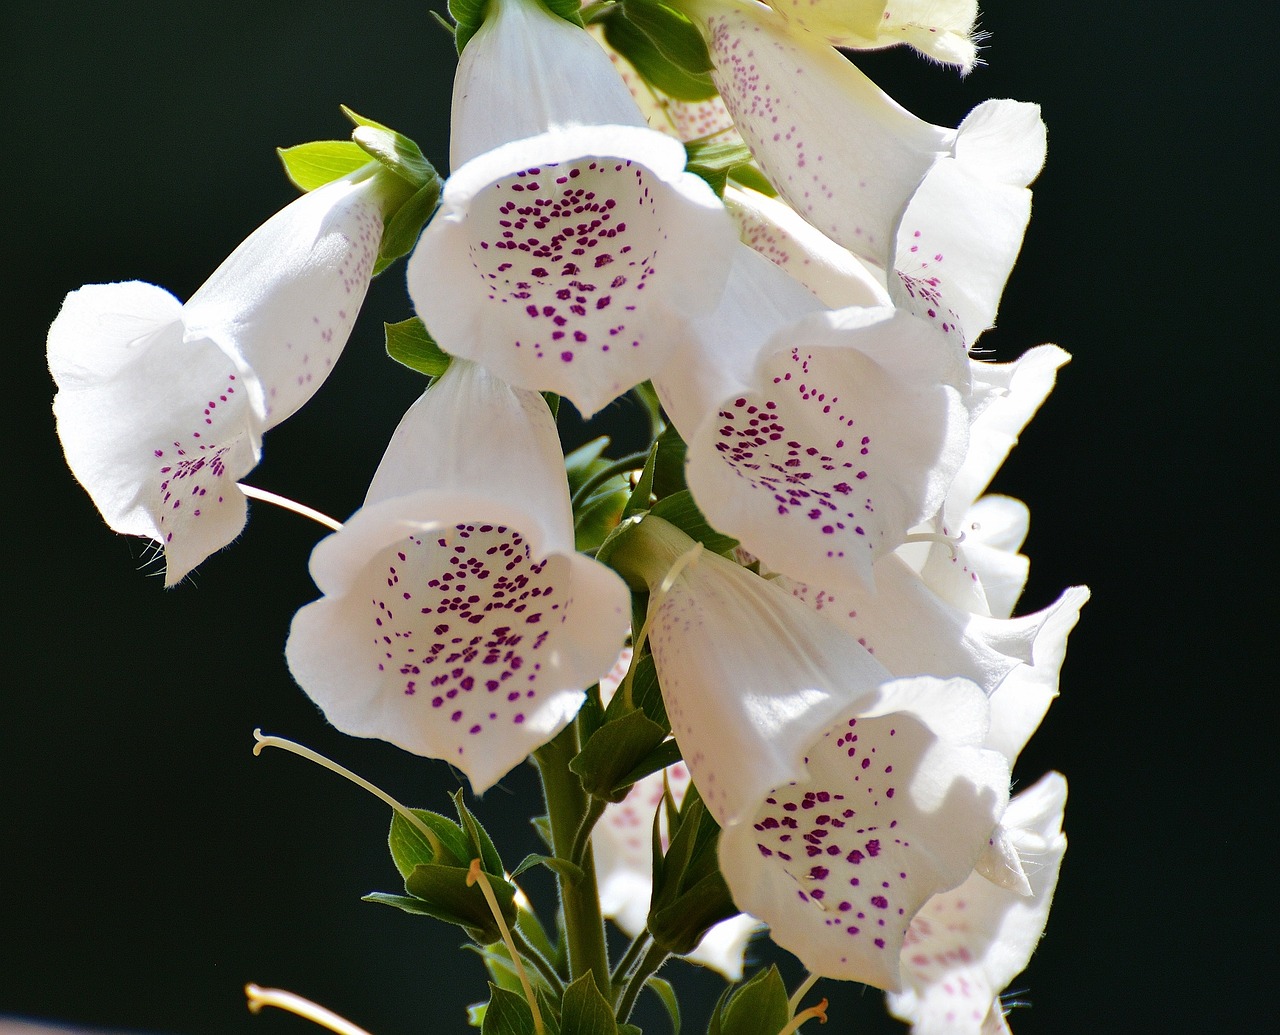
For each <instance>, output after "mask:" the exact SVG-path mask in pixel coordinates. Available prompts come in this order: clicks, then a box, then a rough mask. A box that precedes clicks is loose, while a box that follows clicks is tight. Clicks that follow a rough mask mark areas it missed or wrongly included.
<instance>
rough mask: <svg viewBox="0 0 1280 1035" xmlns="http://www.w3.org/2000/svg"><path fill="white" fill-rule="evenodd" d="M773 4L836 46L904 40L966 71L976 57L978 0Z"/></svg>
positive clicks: (772, 0) (776, 0)
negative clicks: (975, 26) (975, 27)
mask: <svg viewBox="0 0 1280 1035" xmlns="http://www.w3.org/2000/svg"><path fill="white" fill-rule="evenodd" d="M769 6H770V7H772V8H773V9H774V10H775V11H777V12H778V13H779V14H781V15H783V16H784V17H785V18H786V19H787V20H788V21H789V22H792V23H793V24H795V25H797V26H799V27H800V28H802V29H806V30H808V31H809V32H812V33H815V34H817V35H819V36H822V37H823V38H824V39H826V41H827V42H828V43H830V44H832V45H833V46H836V47H842V48H845V49H850V50H875V49H879V48H881V47H892V46H895V45H898V44H903V43H905V44H906V45H907V46H909V47H912V48H913V49H915V50H917V51H919V52H920V53H921V54H923V55H925V57H928V58H932V59H933V60H934V61H938V62H940V63H942V64H944V65H959V66H960V69H961V71H962V72H968V71H970V70H971V69H972V68H973V66H974V64H975V63H976V62H977V60H978V46H977V44H978V40H979V39H981V38H982V34H981V33H975V32H974V27H973V25H974V21H975V20H976V19H977V17H978V0H889V2H887V3H886V0H803V2H802V0H769Z"/></svg>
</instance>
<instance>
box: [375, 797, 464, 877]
mask: <svg viewBox="0 0 1280 1035" xmlns="http://www.w3.org/2000/svg"><path fill="white" fill-rule="evenodd" d="M409 811H410V812H412V813H413V814H414V815H415V816H417V817H418V818H419V819H420V820H422V822H423V823H424V824H425V825H426V827H427V829H428V830H430V831H431V832H432V833H433V834H434V835H435V836H436V838H437V839H438V842H439V843H438V845H433V844H431V843H430V842H429V841H428V839H427V838H426V836H425V835H424V834H423V833H422V831H421V830H419V829H418V828H417V827H416V826H414V825H413V824H412V823H410V822H409V821H408V820H407V819H405V818H404V817H403V816H402V815H400V813H398V812H393V813H392V814H391V833H390V834H388V835H387V846H388V847H389V848H390V849H391V859H392V861H393V862H394V863H395V864H396V869H397V870H399V871H400V876H402V877H407V876H409V874H411V873H412V872H413V870H414V867H416V866H419V865H425V864H427V863H435V864H436V865H439V866H461V867H462V868H463V869H464V870H465V869H466V868H467V865H468V864H469V863H470V861H471V860H470V859H469V858H468V857H467V839H466V836H465V835H464V834H463V832H462V828H461V827H459V826H458V824H457V823H455V822H453V820H451V819H448V818H446V817H445V816H441V815H439V814H438V813H435V812H428V811H426V810H425V809H410V810H409ZM439 849H443V852H444V854H443V855H441V854H440V851H439Z"/></svg>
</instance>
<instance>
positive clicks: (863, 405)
mask: <svg viewBox="0 0 1280 1035" xmlns="http://www.w3.org/2000/svg"><path fill="white" fill-rule="evenodd" d="M757 265H758V268H757V269H755V270H754V271H753V272H754V273H755V275H756V283H757V284H758V285H759V286H760V290H759V291H758V292H757V297H758V299H759V301H758V302H757V303H755V304H754V305H752V306H750V307H749V308H748V309H747V310H746V312H747V313H748V314H751V313H755V312H759V313H762V314H765V315H762V316H761V317H760V318H759V319H758V320H756V327H755V330H754V331H753V332H752V336H751V337H750V338H749V339H748V338H747V337H746V336H745V335H744V336H743V338H742V339H741V341H750V342H752V343H754V342H761V344H760V346H759V347H758V348H757V349H756V351H755V354H754V357H753V361H752V367H751V369H750V371H749V373H747V374H744V373H743V370H742V367H743V365H744V364H743V362H742V360H741V359H740V358H739V357H738V351H739V350H730V352H731V356H732V358H731V359H730V360H729V361H727V362H726V361H725V360H724V359H723V355H724V350H723V349H722V348H720V347H719V339H718V338H716V337H708V338H705V339H700V340H695V342H694V344H695V345H696V346H697V347H698V348H700V349H702V350H703V355H702V356H700V357H698V356H695V357H694V358H690V353H688V352H686V353H684V354H682V356H681V361H680V362H679V363H676V364H673V365H672V367H671V368H669V369H667V370H663V371H662V372H661V373H659V374H658V375H657V376H656V377H655V378H654V386H655V388H657V390H658V394H659V397H660V398H661V399H662V401H663V404H664V407H665V408H666V410H667V412H668V414H669V415H670V417H671V420H672V423H673V424H674V425H675V426H676V428H677V429H679V431H680V432H681V435H682V436H683V437H684V438H685V439H686V441H687V442H688V444H689V451H688V467H687V471H686V474H687V478H688V483H689V488H690V491H691V492H692V493H693V496H694V499H695V500H696V501H697V503H698V506H699V507H700V508H701V509H702V510H703V512H704V513H705V514H706V516H707V518H708V520H709V521H710V522H711V523H712V524H713V525H714V526H715V527H716V528H718V529H720V530H722V531H723V532H725V533H727V534H729V535H731V536H734V537H735V538H737V539H738V540H740V541H741V543H742V545H743V546H744V547H745V548H746V549H747V550H749V551H750V552H751V553H752V554H754V555H755V556H757V557H759V558H760V559H761V560H762V561H763V562H764V563H765V564H766V565H767V566H768V567H769V568H770V569H771V570H772V571H778V572H784V573H786V574H788V575H791V576H793V577H795V578H798V579H800V580H801V581H805V582H811V583H820V584H823V585H826V586H831V587H833V588H834V587H835V586H836V585H837V584H839V585H846V584H849V583H851V582H858V581H862V582H865V581H867V580H869V579H870V578H871V568H872V564H873V563H874V561H875V560H876V559H877V558H879V557H881V556H883V555H885V554H886V553H888V552H890V551H892V550H893V549H894V548H895V547H897V546H898V545H900V544H901V543H902V542H903V541H904V539H905V538H906V536H907V532H908V529H909V528H911V527H912V526H914V525H916V524H918V523H919V522H921V521H923V520H925V519H926V518H927V517H929V516H930V515H932V514H933V513H935V512H936V511H937V509H938V507H939V506H940V505H941V503H942V500H943V498H944V497H945V494H946V491H947V487H948V485H949V484H950V482H951V479H952V477H953V476H954V473H955V471H956V469H957V468H958V466H959V464H960V463H961V461H962V460H963V458H964V455H965V443H966V436H967V424H968V414H967V411H966V409H965V406H964V404H963V402H962V394H961V390H960V389H959V388H958V387H956V385H957V383H960V384H963V382H964V378H965V377H966V376H967V367H966V363H965V361H964V359H963V353H959V352H957V351H956V350H955V349H954V347H953V346H952V343H950V342H948V341H947V340H946V339H944V338H943V337H941V336H939V335H937V334H936V333H935V332H934V330H933V328H932V327H930V326H929V325H928V324H927V323H925V322H923V321H921V320H917V319H915V318H914V317H912V316H911V315H909V314H907V313H903V312H900V311H898V310H895V309H893V308H892V307H887V306H883V307H866V308H856V307H855V308H848V309H843V310H840V311H838V312H825V311H823V312H816V313H812V314H811V315H808V316H802V317H801V318H799V319H798V320H792V321H791V322H789V323H788V322H782V320H783V318H784V316H785V312H786V310H784V309H780V308H779V307H777V306H774V308H775V310H777V311H778V316H777V317H775V320H774V322H772V323H770V322H769V320H768V316H767V307H768V305H769V304H771V303H770V299H771V298H772V297H773V291H774V289H775V285H772V284H771V283H770V281H771V280H772V281H787V282H790V286H789V287H788V288H787V291H788V293H794V292H796V290H797V288H798V285H796V284H795V283H794V282H793V281H790V278H789V277H787V276H786V275H785V274H784V273H782V272H781V271H780V270H778V269H777V268H776V267H773V265H772V264H771V263H767V262H763V263H758V264H757ZM784 286H785V285H784ZM734 297H735V296H734V294H733V291H732V282H731V289H730V291H729V292H727V293H726V301H732V299H733V298H734ZM731 337H732V336H731ZM690 371H692V374H691V373H690ZM695 388H696V389H697V391H696V393H695V392H694V389H695Z"/></svg>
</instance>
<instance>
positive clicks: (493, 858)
mask: <svg viewBox="0 0 1280 1035" xmlns="http://www.w3.org/2000/svg"><path fill="white" fill-rule="evenodd" d="M453 807H454V809H456V810H457V813H458V820H459V822H460V823H461V824H462V829H463V830H465V831H466V833H467V837H468V839H469V840H470V842H471V848H472V853H471V855H469V856H468V857H467V861H468V864H469V863H470V860H471V859H475V858H477V857H478V858H479V859H480V866H481V868H482V869H484V870H485V872H487V873H491V874H493V876H495V877H497V878H498V881H499V883H501V882H502V880H503V879H504V878H503V874H504V873H506V869H505V868H504V867H503V865H502V858H501V857H500V856H499V855H498V849H497V848H495V847H494V845H493V840H492V838H490V837H489V832H488V831H487V830H485V828H484V827H483V826H481V825H480V821H479V820H478V819H476V817H475V814H474V813H473V812H472V811H471V810H470V809H469V808H467V804H466V802H465V801H464V800H463V791H462V788H461V787H459V788H458V789H457V790H456V791H455V792H454V794H453ZM507 922H508V923H514V922H515V921H514V918H512V919H508V921H507Z"/></svg>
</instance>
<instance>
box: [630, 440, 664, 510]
mask: <svg viewBox="0 0 1280 1035" xmlns="http://www.w3.org/2000/svg"><path fill="white" fill-rule="evenodd" d="M657 457H658V450H657V444H656V443H655V444H654V448H653V449H650V450H649V456H648V458H647V459H646V460H645V462H644V469H643V470H642V471H641V472H640V477H639V478H638V479H636V485H635V488H634V489H632V490H631V498H630V499H629V500H627V505H626V506H625V507H623V508H622V517H623V520H626V519H627V518H629V517H631V516H633V515H635V514H642V513H644V512H645V511H646V510H648V509H649V497H650V496H651V495H652V494H653V466H654V464H655V463H657Z"/></svg>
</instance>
